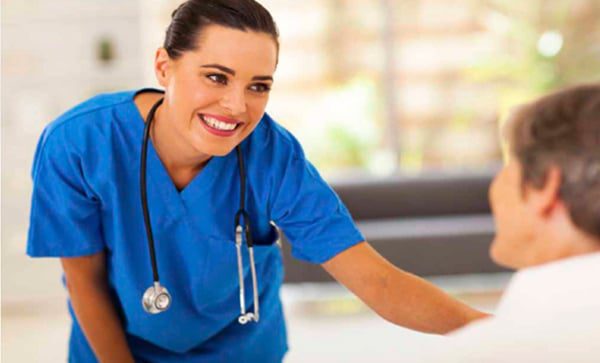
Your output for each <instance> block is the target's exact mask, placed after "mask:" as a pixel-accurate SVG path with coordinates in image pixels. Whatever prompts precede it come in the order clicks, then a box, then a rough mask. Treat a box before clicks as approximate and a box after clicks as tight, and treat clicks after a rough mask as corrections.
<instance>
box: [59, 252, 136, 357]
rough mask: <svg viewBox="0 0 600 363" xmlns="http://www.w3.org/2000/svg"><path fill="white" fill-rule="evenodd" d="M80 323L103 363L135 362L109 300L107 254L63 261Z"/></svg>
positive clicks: (69, 289)
mask: <svg viewBox="0 0 600 363" xmlns="http://www.w3.org/2000/svg"><path fill="white" fill-rule="evenodd" d="M61 263H62V266H63V270H64V271H65V278H66V281H67V290H68V291H69V296H70V298H71V305H72V306H73V310H74V311H75V316H76V317H77V321H78V322H79V325H80V326H81V328H82V330H83V333H84V334H85V337H86V338H87V341H88V342H89V344H90V346H91V348H92V350H93V351H94V354H95V355H96V358H97V359H98V360H99V361H100V362H134V359H133V355H132V354H131V351H130V350H129V346H128V345H127V340H126V339H125V332H124V331H123V328H122V325H121V321H120V319H119V316H118V315H117V311H116V309H115V306H114V305H113V302H112V300H111V297H110V293H109V288H108V280H107V276H106V262H105V254H104V252H101V253H97V254H94V255H91V256H84V257H73V258H61Z"/></svg>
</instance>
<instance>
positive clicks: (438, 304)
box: [322, 242, 487, 334]
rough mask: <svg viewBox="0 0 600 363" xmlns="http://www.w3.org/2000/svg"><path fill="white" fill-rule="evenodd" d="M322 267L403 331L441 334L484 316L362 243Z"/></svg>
mask: <svg viewBox="0 0 600 363" xmlns="http://www.w3.org/2000/svg"><path fill="white" fill-rule="evenodd" d="M322 266H323V268H325V270H326V271H327V272H328V273H329V274H331V276H333V277H334V278H335V279H336V280H338V281H339V282H340V283H342V284H343V285H344V286H346V287H347V288H348V289H350V291H352V292H353V293H354V294H356V295H357V296H358V297H359V298H360V299H361V300H362V301H364V302H365V303H366V304H367V305H368V306H369V307H371V309H373V310H375V312H376V313H377V314H379V315H381V316H382V317H383V318H384V319H386V320H388V321H390V322H392V323H395V324H398V325H402V326H404V327H406V328H410V329H414V330H419V331H422V332H426V333H439V334H443V333H448V332H450V331H452V330H454V329H457V328H459V327H461V326H463V325H465V324H467V323H469V322H470V321H472V320H475V319H479V318H484V317H486V316H487V314H484V313H482V312H479V311H477V310H474V309H472V308H470V307H469V306H467V305H465V304H463V303H461V302H460V301H458V300H456V299H454V298H452V297H450V296H449V295H448V294H446V293H445V292H444V291H442V290H441V289H439V288H437V287H436V286H434V285H432V284H431V283H429V282H427V281H425V280H423V279H421V278H419V277H417V276H415V275H412V274H410V273H408V272H405V271H402V270H401V269H399V268H397V267H395V266H394V265H392V264H391V263H389V262H388V261H387V260H386V259H385V258H383V257H382V256H381V255H380V254H379V253H377V251H375V250H374V249H373V248H372V247H371V246H370V245H369V244H368V243H366V242H361V243H359V244H358V245H356V246H353V247H351V248H349V249H347V250H346V251H344V252H342V253H340V254H338V255H337V256H335V257H334V258H332V259H331V260H329V261H327V262H325V263H324V264H322Z"/></svg>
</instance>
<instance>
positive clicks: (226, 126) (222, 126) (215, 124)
mask: <svg viewBox="0 0 600 363" xmlns="http://www.w3.org/2000/svg"><path fill="white" fill-rule="evenodd" d="M201 118H202V120H204V122H205V123H206V124H207V125H208V126H210V127H212V128H215V129H218V130H223V131H231V130H233V129H235V127H236V126H237V124H230V123H227V122H222V121H219V120H217V119H214V118H212V117H208V116H204V115H202V117H201Z"/></svg>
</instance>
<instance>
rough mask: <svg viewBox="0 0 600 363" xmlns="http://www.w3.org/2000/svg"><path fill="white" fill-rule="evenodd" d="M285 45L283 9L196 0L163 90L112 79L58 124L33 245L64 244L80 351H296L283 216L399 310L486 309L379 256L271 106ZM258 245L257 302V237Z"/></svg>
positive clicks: (246, 0) (86, 354)
mask: <svg viewBox="0 0 600 363" xmlns="http://www.w3.org/2000/svg"><path fill="white" fill-rule="evenodd" d="M278 50H279V45H278V34H277V29H276V26H275V24H274V22H273V19H272V18H271V15H270V14H269V13H268V12H267V10H265V9H264V8H263V7H262V6H260V5H259V4H258V3H256V2H254V1H253V0H211V1H208V0H189V1H186V2H185V3H183V4H182V5H181V6H180V7H179V8H178V9H177V10H176V11H175V12H174V13H173V16H172V22H171V24H170V26H169V27H168V29H167V32H166V38H165V41H164V46H163V47H162V48H160V49H159V50H158V51H157V52H156V58H155V63H154V64H155V67H154V70H155V73H156V77H157V80H158V82H159V83H160V85H161V86H162V87H163V88H164V91H158V90H152V89H142V90H134V91H126V92H118V93H111V94H102V95H98V96H96V97H93V98H91V99H89V100H87V101H85V102H83V103H82V104H80V105H78V106H76V107H74V108H73V109H71V110H69V111H67V112H66V113H65V114H63V115H62V116H60V117H59V118H58V119H56V120H55V121H54V122H52V123H50V124H49V125H48V126H47V127H46V129H45V130H44V132H43V134H42V136H41V138H40V141H39V144H38V147H37V150H36V153H35V160H34V165H33V172H32V174H33V180H34V188H33V196H32V207H31V223H30V228H29V236H28V246H27V253H28V254H29V255H30V256H33V257H60V259H61V262H62V266H63V269H64V276H65V283H66V287H67V289H68V292H69V310H70V312H71V316H72V319H73V323H72V331H71V336H70V340H69V361H71V362H97V361H100V362H134V361H136V362H280V361H281V360H282V359H283V357H284V355H285V353H286V351H287V349H288V346H287V340H286V328H285V320H284V316H283V311H282V306H281V300H280V298H279V289H280V287H281V284H282V281H283V266H282V259H281V253H280V250H279V247H278V245H277V244H276V243H275V242H276V240H277V231H276V230H275V228H274V227H273V225H272V223H274V224H275V225H277V226H278V227H279V228H280V229H281V230H282V231H283V232H284V233H285V234H286V235H287V237H288V238H289V241H290V243H291V247H292V253H293V255H294V256H295V257H296V258H299V259H302V260H305V261H309V262H312V263H315V264H321V265H322V266H323V267H324V268H325V269H326V270H327V271H328V272H329V273H330V274H331V275H332V276H333V277H334V278H336V279H337V280H338V281H340V282H341V283H343V284H344V285H345V286H347V287H348V288H349V289H350V290H351V291H353V292H354V293H355V294H356V295H357V296H359V297H360V298H361V299H362V300H363V301H364V302H365V303H366V304H368V305H369V306H370V307H371V308H372V309H373V310H375V311H376V312H377V313H378V314H380V315H381V316H382V317H383V318H385V319H387V320H389V321H392V322H394V323H396V324H399V325H402V326H405V327H408V328H411V329H415V330H420V331H425V332H435V333H444V332H447V331H450V330H452V329H455V328H458V327H460V326H462V325H464V324H466V323H468V322H469V321H471V320H474V319H477V318H480V317H483V316H484V314H482V313H480V312H478V311H476V310H473V309H471V308H469V307H468V306H466V305H464V304H462V303H460V302H458V301H456V300H454V299H452V298H451V297H449V296H448V295H446V294H445V293H444V292H442V291H441V290H439V289H438V288H436V287H434V286H432V285H431V284H429V283H427V282H426V281H424V280H422V279H419V278H418V277H416V276H414V275H411V274H408V273H406V272H404V271H402V270H400V269H398V268H396V267H394V266H393V265H391V264H390V263H388V262H387V261H386V260H385V259H383V258H382V257H381V256H380V255H379V254H377V252H375V251H374V250H373V249H372V248H371V247H370V246H369V245H368V243H367V242H366V241H365V239H364V237H363V235H362V234H361V233H360V231H359V230H357V228H356V227H355V225H354V223H353V221H352V219H351V216H350V214H349V213H348V211H347V210H346V208H345V207H344V205H343V204H342V203H341V202H340V200H339V198H338V197H337V196H336V194H335V193H334V192H333V191H332V189H331V188H330V187H329V186H328V185H327V184H326V183H325V182H324V181H323V179H322V178H321V176H320V175H319V173H318V172H317V170H315V168H314V167H313V166H312V165H311V164H310V163H309V162H308V161H307V159H306V157H305V155H304V153H303V151H302V147H301V146H300V145H299V144H298V142H297V141H296V139H295V138H294V136H293V135H292V134H290V133H289V132H288V131H287V130H285V129H284V128H283V127H282V126H280V125H279V124H278V123H277V122H275V121H274V120H273V119H272V118H271V117H270V116H269V115H268V114H266V113H265V107H266V105H267V100H268V98H269V91H270V89H271V86H272V84H273V75H274V72H275V68H276V65H277V59H278ZM161 100H162V101H161ZM298 102H302V100H298ZM340 107H343V105H340ZM151 109H154V111H155V112H152V113H151V112H150V111H151ZM149 114H150V117H148V116H149ZM149 121H152V123H151V124H150V125H151V127H150V128H149V138H150V141H149V145H148V151H147V156H146V159H147V167H146V168H147V170H146V172H145V175H146V178H147V180H146V186H147V200H148V210H149V217H150V218H149V219H150V221H151V227H152V230H153V235H154V241H155V255H156V264H157V267H158V270H159V272H160V283H161V284H162V286H164V287H166V288H167V289H168V290H169V292H170V294H171V304H170V306H169V308H168V309H166V310H165V311H164V312H161V313H160V314H149V313H148V312H147V311H146V310H145V309H144V308H143V307H142V304H141V298H142V295H143V294H144V292H145V291H146V289H147V288H148V286H152V283H153V270H152V266H151V262H150V261H151V260H150V258H149V247H148V241H147V234H146V230H145V224H144V218H143V210H142V203H141V198H140V172H141V171H140V160H141V152H142V139H143V134H144V126H145V124H146V123H147V122H149ZM145 122H146V123H145ZM315 122H319V121H318V120H316V119H315ZM238 147H239V150H240V155H241V157H242V161H243V163H244V164H245V183H244V182H243V180H241V177H240V166H239V160H238V151H237V150H238ZM244 185H245V189H242V188H241V186H244ZM242 193H244V198H243V202H244V204H245V209H246V210H247V213H248V214H247V216H246V217H247V218H246V220H247V222H248V224H249V226H250V227H251V236H252V237H253V241H254V248H253V251H254V265H255V273H256V277H257V281H258V285H257V287H258V290H257V293H258V301H259V302H260V319H257V320H258V321H257V322H256V321H250V322H249V323H247V324H244V325H242V324H240V323H239V321H238V317H239V315H240V296H239V290H238V289H239V287H240V285H241V284H240V280H239V276H238V270H237V266H238V264H237V263H238V261H237V254H236V244H235V242H234V241H235V238H236V231H235V223H234V221H235V219H236V218H235V217H236V213H237V212H238V209H239V207H240V198H241V195H242ZM242 219H243V218H242ZM245 222H246V221H245ZM242 257H243V258H242V260H243V261H242V262H243V263H244V264H243V266H244V268H243V270H242V273H241V275H242V276H241V279H242V281H243V282H244V285H245V286H246V289H245V296H244V298H245V299H244V301H243V304H244V305H243V308H244V309H245V310H246V311H249V312H252V311H255V310H254V308H255V307H256V306H255V303H254V299H253V291H252V290H253V289H252V286H253V284H252V283H253V281H252V280H253V279H252V270H251V267H250V266H251V264H249V254H248V252H247V250H246V249H244V254H243V256H242ZM332 344H335V342H332ZM304 349H310V348H309V347H304Z"/></svg>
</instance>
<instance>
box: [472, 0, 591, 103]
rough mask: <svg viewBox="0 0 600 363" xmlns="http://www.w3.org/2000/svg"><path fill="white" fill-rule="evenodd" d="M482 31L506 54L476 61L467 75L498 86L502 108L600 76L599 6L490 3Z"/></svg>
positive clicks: (585, 0)
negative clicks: (492, 36) (494, 36)
mask: <svg viewBox="0 0 600 363" xmlns="http://www.w3.org/2000/svg"><path fill="white" fill-rule="evenodd" d="M477 6H480V7H482V9H481V13H484V14H486V16H484V17H483V23H484V26H486V27H487V28H489V29H490V30H491V31H492V32H494V33H496V34H497V35H498V41H499V42H501V43H502V48H504V50H505V52H506V53H504V54H502V55H498V54H494V55H490V56H489V57H488V58H484V59H478V60H476V61H475V63H474V65H473V66H472V67H471V68H470V69H469V71H468V72H467V74H468V75H469V76H470V77H471V78H472V79H473V80H474V81H477V82H495V83H496V84H497V90H498V96H499V107H500V110H501V111H502V113H505V112H506V111H507V110H508V109H509V108H510V107H513V106H515V105H516V104H519V103H522V102H525V101H528V100H530V99H532V98H534V97H536V96H538V95H540V94H543V93H546V92H548V91H550V90H553V89H556V88H558V87H562V86H564V85H568V84H573V83H577V82H589V81H590V80H593V79H594V78H597V77H598V76H597V75H598V74H599V72H600V49H599V48H598V45H597V40H598V38H599V36H600V22H598V18H600V3H599V2H598V1H597V0H575V1H573V0H529V1H523V2H521V1H519V2H517V1H513V0H486V1H477Z"/></svg>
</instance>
